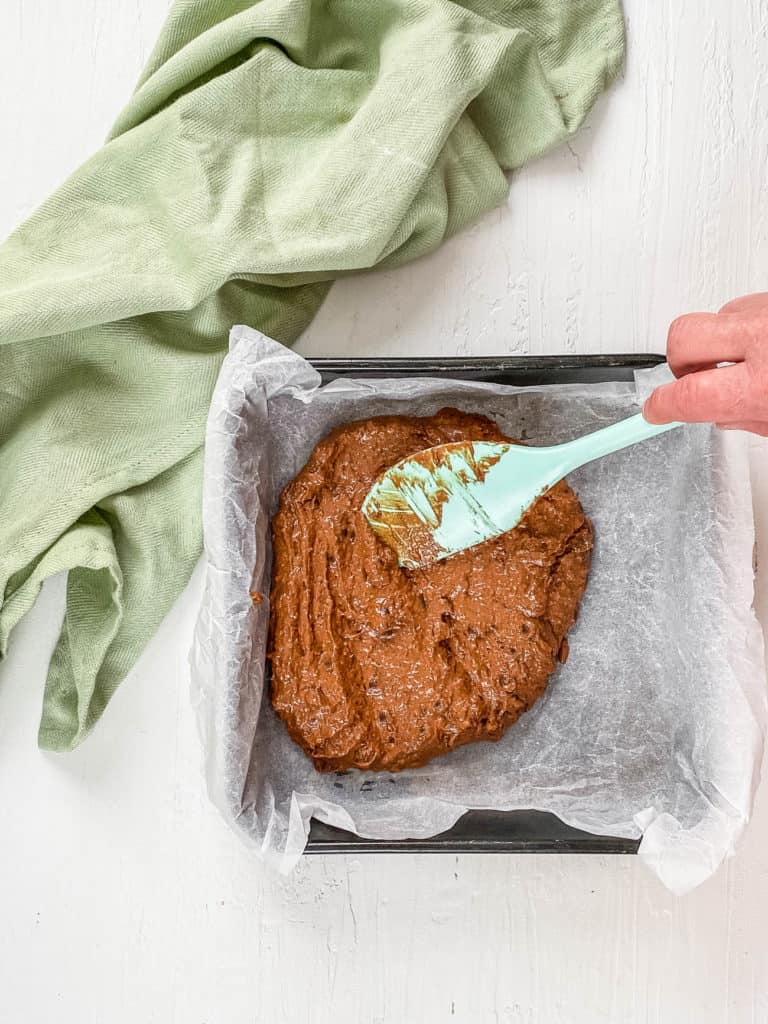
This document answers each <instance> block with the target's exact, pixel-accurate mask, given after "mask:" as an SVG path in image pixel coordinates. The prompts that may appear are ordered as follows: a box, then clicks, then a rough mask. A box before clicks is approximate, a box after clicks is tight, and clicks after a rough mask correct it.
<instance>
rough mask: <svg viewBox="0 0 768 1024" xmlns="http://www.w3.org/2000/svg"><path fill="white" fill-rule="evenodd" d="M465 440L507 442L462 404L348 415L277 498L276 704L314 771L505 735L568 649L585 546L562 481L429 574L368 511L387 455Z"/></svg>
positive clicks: (588, 533)
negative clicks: (504, 527)
mask: <svg viewBox="0 0 768 1024" xmlns="http://www.w3.org/2000/svg"><path fill="white" fill-rule="evenodd" d="M467 439H472V440H488V441H508V440H510V439H509V438H507V437H505V436H504V435H503V434H502V433H501V431H500V430H499V428H498V427H497V426H496V424H495V423H494V422H493V421H492V420H489V419H488V418H486V417H485V416H479V415H475V414H469V413H463V412H460V411H458V410H456V409H443V410H441V411H440V412H439V413H437V414H436V415H435V416H430V417H423V418H422V417H403V416H384V417H378V418H374V419H369V420H362V421H359V422H356V423H349V424H346V425H345V426H343V427H340V428H338V429H337V430H335V431H334V432H333V433H332V434H330V435H329V436H328V437H327V438H325V439H324V440H323V441H321V442H320V443H319V444H318V446H317V447H316V448H315V450H314V452H313V453H312V455H311V457H310V459H309V462H308V463H307V465H306V466H305V468H304V469H303V470H302V471H301V472H300V473H299V475H298V476H297V477H296V479H295V480H293V481H292V483H290V484H289V485H288V486H287V487H286V488H285V490H284V491H283V493H282V495H281V498H280V507H279V510H278V512H277V515H276V516H275V519H274V521H273V526H272V532H273V546H274V567H273V576H272V579H273V583H272V594H271V642H270V659H271V663H272V683H271V687H272V689H271V695H272V703H273V705H274V707H275V709H276V711H277V713H278V714H279V715H280V717H281V718H282V719H283V721H284V722H285V724H286V726H287V727H288V731H289V733H290V735H291V736H292V738H293V739H294V740H295V741H296V742H297V743H299V744H300V745H301V746H302V747H303V749H304V750H305V751H306V753H307V754H308V755H309V756H310V757H311V758H312V759H313V761H314V764H315V767H316V768H318V769H319V770H320V771H334V770H343V769H347V768H366V769H374V770H376V769H378V770H390V771H397V770H399V769H402V768H407V767H415V766H417V765H422V764H424V763H425V762H426V761H429V760H430V759H431V758H433V757H436V756H437V755H439V754H445V753H447V752H448V751H450V750H452V749H453V748H454V747H457V746H459V745H461V744H463V743H470V742H472V741H474V740H495V739H498V738H499V737H500V736H501V735H502V734H503V733H504V731H505V729H506V728H507V727H508V726H510V725H511V724H512V723H513V722H514V721H516V720H517V719H518V718H519V717H520V715H521V714H522V713H523V712H524V711H527V710H528V708H530V707H531V705H532V704H533V703H534V702H535V701H536V699H537V698H538V697H540V696H541V694H542V693H543V691H544V689H545V687H546V685H547V680H548V678H549V676H550V674H551V673H552V672H553V670H554V669H555V666H556V663H557V659H558V656H559V657H560V658H561V660H564V659H565V656H566V654H567V642H566V640H565V637H566V634H567V632H568V630H569V629H570V627H571V625H572V624H573V622H574V620H575V618H576V613H577V611H578V606H579V601H580V600H581V596H582V594H583V592H584V588H585V586H586V582H587V575H588V572H589V563H590V557H591V551H592V528H591V526H590V523H589V520H588V519H587V518H586V517H585V515H584V512H583V510H582V508H581V505H580V503H579V500H578V498H577V497H576V495H575V494H574V493H573V491H572V490H571V488H570V487H569V486H568V485H567V484H566V483H565V482H561V483H559V484H557V485H556V486H555V487H553V488H552V490H551V491H548V492H547V493H546V494H545V495H543V496H542V497H541V498H539V499H538V501H536V503H535V504H534V505H533V506H532V507H531V509H529V511H528V513H527V514H526V515H525V517H524V518H523V520H522V521H521V523H520V525H519V526H518V527H517V528H516V529H514V530H512V531H511V532H510V533H507V534H504V535H503V536H502V537H497V538H495V539H494V540H490V541H487V542H486V543H484V544H481V545H479V546H477V547H475V548H472V549H470V550H467V551H463V552H461V553H459V554H457V555H454V556H452V557H451V558H448V559H446V560H445V561H442V562H437V563H435V564H434V565H430V566H428V567H426V568H424V569H415V570H408V569H401V568H400V567H399V566H398V564H397V559H396V556H395V553H394V552H393V551H392V550H391V549H390V548H389V547H388V546H387V545H386V544H385V543H384V542H383V541H382V540H380V539H379V538H378V537H377V536H376V535H375V534H374V532H373V530H372V529H371V528H370V526H369V525H368V523H367V521H366V520H365V517H364V516H363V514H362V512H361V511H360V506H361V505H362V502H363V499H364V498H365V496H366V494H367V493H368V490H369V489H370V487H371V485H372V484H373V482H374V480H375V479H376V478H377V477H378V476H379V475H380V474H381V473H383V472H384V471H385V470H386V469H388V468H389V467H390V466H392V465H393V464H394V463H396V462H398V461H399V460H400V459H403V458H405V457H406V456H408V455H412V454H413V453H414V452H417V451H420V450H421V449H423V448H431V447H433V446H435V445H440V444H447V443H449V442H452V441H463V440H467Z"/></svg>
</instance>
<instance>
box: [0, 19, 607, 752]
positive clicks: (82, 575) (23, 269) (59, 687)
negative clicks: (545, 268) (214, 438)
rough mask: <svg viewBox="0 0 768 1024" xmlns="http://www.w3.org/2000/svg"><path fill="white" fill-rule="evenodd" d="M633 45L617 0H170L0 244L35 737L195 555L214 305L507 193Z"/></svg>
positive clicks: (341, 263) (5, 602) (312, 308)
mask: <svg viewBox="0 0 768 1024" xmlns="http://www.w3.org/2000/svg"><path fill="white" fill-rule="evenodd" d="M622 53H623V25H622V19H621V11H620V7H619V2H618V0H568V2H563V0H519V2H514V0H465V2H463V3H455V2H450V0H334V2H333V3H331V2H321V0H315V2H312V0H177V2H176V3H175V5H174V6H173V7H172V9H171V12H170V15H169V17H168V20H167V23H166V25H165V27H164V29H163V31H162V35H161V37H160V40H159V42H158V44H157V46H156V48H155V50H154V53H153V54H152V56H151V58H150V60H149V64H148V66H147V68H146V70H145V72H144V74H143V76H142V79H141V81H140V83H139V85H138V87H137V89H136V92H135V94H134V96H133V98H132V99H131V101H130V103H129V104H128V106H127V108H126V109H125V110H124V111H123V113H122V115H121V116H120V118H119V120H118V122H117V124H116V126H115V128H114V130H113V132H112V135H111V137H110V140H109V141H108V142H107V144H106V145H105V146H104V147H103V148H102V149H101V150H100V151H99V152H98V153H96V154H95V155H94V156H93V157H92V158H91V159H90V160H88V161H87V163H85V164H84V165H83V166H82V167H81V168H80V169H79V170H78V171H77V172H76V173H75V174H74V175H73V176H72V177H71V178H70V179H69V180H68V181H67V182H66V183H65V184H64V185H63V186H62V187H61V188H60V189H59V190H58V191H57V192H56V193H55V194H54V195H53V196H52V197H51V198H50V199H49V200H48V201H47V202H46V203H45V204H44V205H43V206H42V207H41V209H40V210H38V211H37V213H35V214H34V215H33V216H32V217H31V218H30V219H29V220H28V221H27V222H26V223H25V224H23V225H22V226H21V227H20V228H19V229H18V230H17V231H16V232H15V233H14V234H13V235H12V236H11V237H10V239H8V240H7V241H6V243H5V244H4V245H3V246H2V247H1V248H0V344H2V345H3V349H2V359H0V657H2V656H3V655H4V654H5V652H6V649H7V644H8V635H9V633H10V631H11V629H12V628H13V626H14V625H15V624H16V622H18V620H19V619H20V617H21V616H22V615H23V614H24V613H25V612H26V611H27V610H28V609H29V608H30V607H31V605H32V603H33V602H34V600H35V597H36V595H37V593H38V590H39V588H40V585H41V583H42V581H43V580H44V579H45V578H46V577H48V576H50V575H52V574H54V573H57V572H60V571H62V570H69V581H68V587H67V610H66V617H65V620H64V626H63V629H62V634H61V637H60V640H59V642H58V646H57V647H56V650H55V653H54V655H53V658H52V661H51V666H50V671H49V677H48V682H47V685H46V691H45V700H44V706H43V714H42V721H41V725H40V735H39V741H40V744H41V745H42V746H44V747H48V748H51V749H55V750H63V749H68V748H71V747H73V746H75V745H76V744H77V743H79V742H80V740H82V738H83V737H84V735H85V734H86V733H87V731H88V730H89V729H90V728H91V726H93V724H94V723H95V722H96V721H97V719H98V718H99V716H100V715H101V713H102V712H103V710H104V708H105V706H106V704H107V702H108V701H109V699H110V697H111V695H112V694H113V692H114V691H115V688H116V687H117V685H118V683H119V682H120V680H121V679H122V678H123V677H124V676H125V674H126V673H127V672H128V670H129V669H130V668H131V665H132V664H133V662H134V661H135V660H136V658H137V656H138V655H139V653H140V651H141V649H142V647H143V646H144V645H145V644H146V642H147V640H148V639H149V637H150V636H151V634H152V633H153V631H154V630H155V629H156V628H157V626H158V625H159V623H160V621H161V619H162V618H163V616H164V615H165V614H166V612H167V611H168V609H169V608H170V606H171V604H172V603H173V601H174V599H175V598H176V597H177V595H178V594H179V592H180V591H181V589H182V588H183V586H184V584H185V583H186V582H187V580H188V578H189V576H190V573H191V571H192V569H193V567H194V565H195V562H196V560H197V558H198V556H199V554H200V551H201V547H202V538H201V511H200V495H201V476H202V444H203V435H204V428H205V420H206V413H207V409H208V402H209V397H210V394H211V391H212V389H213V385H214V382H215V380H216V375H217V372H218V369H219V365H220V363H221V359H222V357H223V353H224V351H225V348H226V343H227V335H228V331H229V328H230V326H231V325H232V324H235V323H245V324H250V325H251V326H254V327H257V328H258V329H259V330H261V331H262V332H264V333H265V334H268V335H270V336H272V337H274V338H277V339H278V340H280V341H283V342H285V343H290V342H292V341H294V340H295V339H296V337H297V336H298V335H299V334H300V332H301V331H302V330H303V329H304V328H305V327H306V325H307V324H308V323H309V321H310V320H311V318H312V316H313V314H314V313H315V312H316V310H317V308H318V306H319V305H320V303H321V302H322V300H323V298H324V296H325V294H326V292H327V290H328V287H329V285H330V282H331V280H332V279H334V278H336V277H339V276H341V275H343V274H349V273H352V272H355V271H360V270H365V269H368V268H371V267H387V268H389V267H395V266H399V265H400V264H403V263H406V262H407V261H408V260H411V259H414V258H415V257H417V256H421V255H423V254H424V253H427V252H430V251H431V250H433V249H434V248H435V247H436V246H438V245H439V244H440V242H442V240H443V239H444V238H446V237H447V236H449V235H451V234H453V233H454V232H456V231H458V230H459V229H460V228H462V227H463V226H464V225H466V224H468V223H469V222H470V221H472V220H474V219H476V218H477V217H478V216H480V214H482V213H483V212H484V211H486V210H488V209H490V208H491V207H493V206H494V205H496V204H498V203H500V202H502V200H503V199H504V197H505V195H506V191H507V182H506V179H505V176H504V170H506V169H510V168H514V167H518V166H520V165H521V164H522V163H523V162H524V161H526V160H528V159H530V158H531V157H534V156H536V155H538V154H540V153H541V152H542V151H544V150H545V149H547V148H548V147H550V146H552V145H553V144H555V143H557V142H559V141H561V140H563V139H565V138H567V136H568V135H570V134H571V133H572V132H573V131H574V130H575V129H576V128H577V127H578V125H579V124H580V122H581V121H582V119H583V117H584V115H585V113H586V112H587V110H588V109H589V107H590V106H591V104H592V102H593V101H594V99H595V97H596V96H597V95H598V93H599V92H600V90H601V89H603V88H604V86H605V85H606V84H607V83H608V82H609V81H610V79H611V78H612V77H613V76H614V75H615V74H616V72H617V70H618V68H619V66H620V63H621V58H622ZM160 685H161V683H160Z"/></svg>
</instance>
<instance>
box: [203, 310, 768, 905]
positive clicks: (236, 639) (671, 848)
mask: <svg viewBox="0 0 768 1024" xmlns="http://www.w3.org/2000/svg"><path fill="white" fill-rule="evenodd" d="M667 372H668V371H666V368H661V370H660V371H644V372H643V373H641V374H639V375H638V381H637V384H636V385H635V384H628V383H618V384H594V385H580V384H579V385H559V386H558V385H555V386H549V387H533V388H521V389H518V388H510V387H505V386H500V385H487V384H478V383H457V382H453V381H444V380H426V379H419V380H386V381H382V380H375V381H374V380H366V381H350V380H344V381H336V382H334V383H332V384H330V385H328V386H326V387H320V381H319V376H318V374H317V373H316V372H315V371H314V370H313V369H312V368H311V367H310V365H309V364H308V363H307V362H306V361H305V360H303V359H302V358H301V357H300V356H298V355H297V354H296V353H294V352H292V351H290V350H288V349H286V348H284V347H282V346H280V345H278V344H277V343H276V342H273V341H271V340H269V339H268V338H265V337H264V336H263V335H260V334H258V333H257V332H255V331H252V330H250V329H249V328H246V327H236V328H234V329H233V331H232V334H231V339H230V352H229V355H228V356H227V358H226V360H225V362H224V366H223V368H222V372H221V375H220V378H219V382H218V385H217V388H216V392H215V395H214V398H213V403H212V406H211V412H210V417H209V421H208V429H207V437H206V460H205V487H204V528H205V545H206V553H207V560H208V567H207V576H206V585H205V595H204V599H203V605H202V608H201V612H200V617H199V621H198V624H197V628H196V634H195V641H194V648H193V654H192V667H193V693H194V698H195V700H196V703H197V705H198V708H199V717H200V722H201V725H202V729H203V738H204V746H205V754H206V767H207V781H208V787H209V792H210V794H211V797H212V799H213V800H214V801H215V803H216V804H217V805H218V806H219V808H220V809H221V811H222V813H223V814H224V816H225V818H226V819H227V820H228V821H229V822H230V823H231V824H232V825H233V826H234V827H235V829H236V830H237V831H238V832H239V833H240V834H241V835H242V836H243V837H245V838H246V839H247V840H248V841H249V842H252V843H253V844H255V846H256V847H257V848H258V849H259V850H260V851H261V852H262V854H263V855H264V856H265V857H266V858H267V859H268V860H270V861H272V862H275V863H276V864H277V866H278V867H279V868H280V869H281V870H289V869H290V867H291V866H292V865H293V864H295V862H296V860H297V858H298V857H299V856H300V854H301V851H302V849H303V847H304V845H305V841H306V836H307V832H308V827H309V819H310V817H311V816H312V815H314V816H315V817H316V818H318V819H320V820H322V821H325V822H328V823H329V824H332V825H337V826H340V827H342V828H346V829H350V830H352V831H354V832H357V833H358V834H359V835H362V836H368V837H389V838H403V837H426V836H430V835H434V834H436V833H438V832H441V831H443V830H444V829H447V828H449V827H450V826H451V825H452V824H453V823H454V822H455V821H456V820H457V819H458V818H459V817H460V816H461V814H462V813H464V811H465V810H467V809H468V808H496V809H500V810H509V809H514V808H533V809H538V810H545V811H552V812H554V813H555V814H557V815H559V817H560V818H562V819H563V820H564V821H566V822H568V823H569V824H571V825H574V826H577V827H579V828H583V829H587V830H589V831H591V832H595V833H599V834H605V835H617V836H627V837H638V836H640V835H641V834H642V843H641V846H640V856H641V857H642V858H643V859H644V860H645V861H646V862H647V863H648V864H649V865H650V866H651V867H652V868H653V870H654V871H655V872H656V873H657V874H658V875H659V877H660V878H661V879H662V881H663V882H664V883H665V884H666V885H667V886H669V887H670V888H671V889H673V890H674V891H676V892H683V891H686V890H687V889H690V888H692V887H693V886H695V885H697V884H699V883H700V882H701V881H703V880H704V879H705V878H706V877H708V876H709V875H710V874H711V873H712V872H713V871H714V870H715V869H716V867H717V866H718V864H719V863H720V862H721V860H722V859H723V857H725V856H726V855H727V854H728V853H730V852H731V851H732V849H733V844H734V841H735V839H736V838H737V836H738V834H739V833H740V831H741V830H742V828H743V826H744V824H745V822H746V820H747V818H748V815H749V811H750V807H751V803H752V796H753V793H754V789H755V786H756V783H757V774H758V766H759V763H760V757H761V753H762V745H763V738H764V732H765V723H766V702H765V679H764V669H763V664H764V663H763V646H762V633H761V631H760V628H759V626H758V624H757V621H756V619H755V616H754V614H753V611H752V596H753V578H754V573H753V545H754V532H753V521H752V501H751V488H750V478H749V472H748V466H747V450H746V443H745V441H744V439H743V438H742V437H740V436H739V435H737V434H733V433H730V432H728V433H727V434H726V433H725V432H721V431H717V430H715V429H713V428H710V427H709V426H706V425H697V426H689V427H688V426H687V427H684V428H681V429H679V430H675V431H672V432H671V433H669V434H665V435H662V436H660V437H658V438H655V439H653V440H651V441H647V442H644V443H643V444H642V445H638V446H635V447H633V448H631V449H628V450H626V451H624V452H621V453H617V454H615V455H612V456H609V457H607V458H604V459H601V460H599V461H598V462H595V463H592V464H591V465H589V466H585V467H583V468H582V469H581V470H579V471H578V472H576V473H573V474H572V475H571V476H570V477H569V481H570V483H571V484H572V486H573V487H574V488H575V490H576V491H577V493H578V494H579V496H580V498H581V500H582V503H583V505H584V508H585V510H586V512H587V514H588V515H589V517H590V518H591V519H592V521H593V523H594V526H595V532H596V547H595V555H594V561H593V566H592V571H591V576H590V582H589V585H588V588H587V592H586V594H585V596H584V600H583V603H582V607H581V612H580V615H579V621H578V623H577V625H576V626H575V628H574V629H573V631H572V632H571V634H570V649H571V650H570V656H569V658H568V662H567V664H566V665H564V666H562V667H561V668H560V669H559V670H558V671H557V672H556V674H555V676H554V677H553V678H552V679H551V681H550V685H549V687H548V689H547V692H546V694H545V695H544V697H543V698H542V699H541V700H540V701H539V702H538V704H536V706H535V707H534V708H533V710H532V711H530V712H529V713H528V714H526V715H524V716H523V718H522V719H521V720H520V721H519V722H518V723H516V724H515V725H514V726H512V727H511V728H510V729H509V731H508V732H507V734H506V735H505V736H504V738H503V739H502V740H501V741H499V742H498V743H477V744H471V745H469V746H466V747H463V748H461V749H460V750H458V751H455V752H453V753H451V754H450V755H448V756H446V757H443V758H438V759H437V760H435V761H433V762H432V763H431V764H429V765H427V766H426V767H424V768H421V769H416V770H410V771H405V772H402V773H398V774H386V773H384V774H382V773H362V772H351V773H348V774H345V775H334V774H331V775H320V774H318V773H317V772H316V771H315V769H314V768H313V767H312V764H311V762H310V761H309V759H308V758H306V757H305V755H304V754H303V752H302V751H301V750H300V749H299V748H298V747H297V746H295V745H294V744H293V742H292V741H291V740H290V739H289V737H288V734H287V732H286V730H285V728H284V727H283V725H282V723H281V722H280V721H279V719H278V718H277V717H276V715H275V714H274V712H273V710H272V707H271V704H270V702H269V698H268V695H267V694H266V693H265V692H264V665H265V648H266V638H267V624H268V617H269V608H268V601H267V600H265V601H264V603H263V604H261V605H257V606H254V604H253V602H252V601H251V598H250V596H249V591H251V590H257V591H259V592H261V593H262V594H265V595H268V593H269V561H270V552H269V520H270V517H271V515H272V514H273V512H274V510H275V508H276V501H277V497H278V495H279V493H280V490H281V489H282V488H283V487H284V486H285V484H287V483H288V481H289V480H291V479H292V478H293V477H294V476H295V475H296V473H297V472H298V471H299V470H300V469H301V467H302V466H303V465H304V463H305V461H306V459H307V458H308V456H309V454H310V452H311V450H312V449H313V447H314V446H315V444H316V443H317V441H319V440H320V438H321V437H323V436H324V435H325V434H327V433H328V431H330V430H331V429H332V428H333V427H335V426H336V425H338V424H339V423H341V422H345V421H347V420H351V419H357V418H360V417H367V416H375V415H381V414H385V413H394V412H397V413H402V414H416V415H427V414H430V413H433V412H435V411H437V410H438V409H440V408H441V407H443V406H445V405H454V406H458V407H459V408H462V409H465V410H467V411H472V412H481V413H485V414H486V415H489V416H492V417H493V418H494V419H495V420H497V422H498V423H499V424H500V425H501V427H502V429H503V430H504V431H505V432H506V433H508V434H509V435H510V436H512V437H518V438H524V439H526V440H528V441H529V442H530V443H532V444H550V443H556V442H560V441H565V440H568V439H569V438H572V437H575V436H577V435H579V434H582V433H586V432H587V431H590V430H595V429H597V428H598V427H600V426H604V425H606V424H608V423H611V422H613V421H614V420H617V419H619V418H622V417H624V416H629V415H631V414H633V413H635V412H637V410H638V401H639V400H640V399H641V398H642V397H643V395H644V394H646V393H647V392H648V391H649V390H650V388H651V386H653V384H654V383H656V382H657V381H658V380H659V379H660V378H659V373H661V374H662V375H663V374H665V373H667Z"/></svg>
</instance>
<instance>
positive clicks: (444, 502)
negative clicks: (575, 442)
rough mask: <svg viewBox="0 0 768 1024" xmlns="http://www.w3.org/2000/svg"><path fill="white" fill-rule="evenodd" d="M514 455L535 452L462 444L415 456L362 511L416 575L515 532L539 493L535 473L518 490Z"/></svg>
mask: <svg viewBox="0 0 768 1024" xmlns="http://www.w3.org/2000/svg"><path fill="white" fill-rule="evenodd" d="M515 451H516V452H519V453H523V452H525V453H526V454H527V453H529V452H531V451H532V449H527V448H525V447H522V446H518V445H511V444H502V443H495V442H490V441H461V442H457V443H454V444H444V445H440V446H438V447H436V448H428V449H426V450H425V451H421V452H417V453H416V454H415V455H412V456H409V457H408V458H406V459H403V460H402V461H400V462H398V463H397V464H396V465H395V466H392V467H391V468H390V469H388V470H387V472H386V473H384V474H383V475H382V476H381V477H380V478H379V479H378V480H377V481H376V483H375V484H374V485H373V487H372V488H371V490H370V491H369V493H368V495H367V497H366V499H365V501H364V502H363V508H362V510H363V513H364V515H365V517H366V518H367V520H368V522H369V523H370V525H371V527H372V528H373V530H374V531H375V532H376V533H377V534H378V535H379V536H380V537H381V538H382V540H384V541H385V542H386V543H387V544H388V545H389V546H390V547H391V548H393V549H394V551H395V552H396V554H397V556H398V560H399V562H400V565H402V566H404V567H406V568H411V569H413V568H419V567H421V566H424V565H429V564H430V563H432V562H436V561H439V560H440V559H443V558H448V557H449V556H450V555H453V554H456V553H457V552H458V551H463V550H464V549H465V548H468V547H473V546H474V545H475V544H480V543H482V542H483V541H486V540H490V539H491V538H492V537H498V536H499V535H500V534H502V533H506V532H507V530H511V529H513V527H514V526H516V525H517V523H518V522H519V521H520V518H521V516H522V514H523V513H524V512H525V510H526V508H528V506H529V505H530V504H531V502H532V501H533V500H535V498H536V497H537V496H538V494H539V493H541V490H542V487H541V486H539V485H538V483H537V482H535V481H532V480H531V478H530V474H525V473H523V476H524V477H525V479H524V480H518V486H514V480H511V479H510V472H509V469H510V465H509V463H510V458H509V456H510V453H514V452H515ZM528 465H529V466H530V462H529V463H528ZM520 485H523V486H520ZM532 485H533V487H534V490H533V492H531V486H532ZM544 489H545V488H544Z"/></svg>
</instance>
